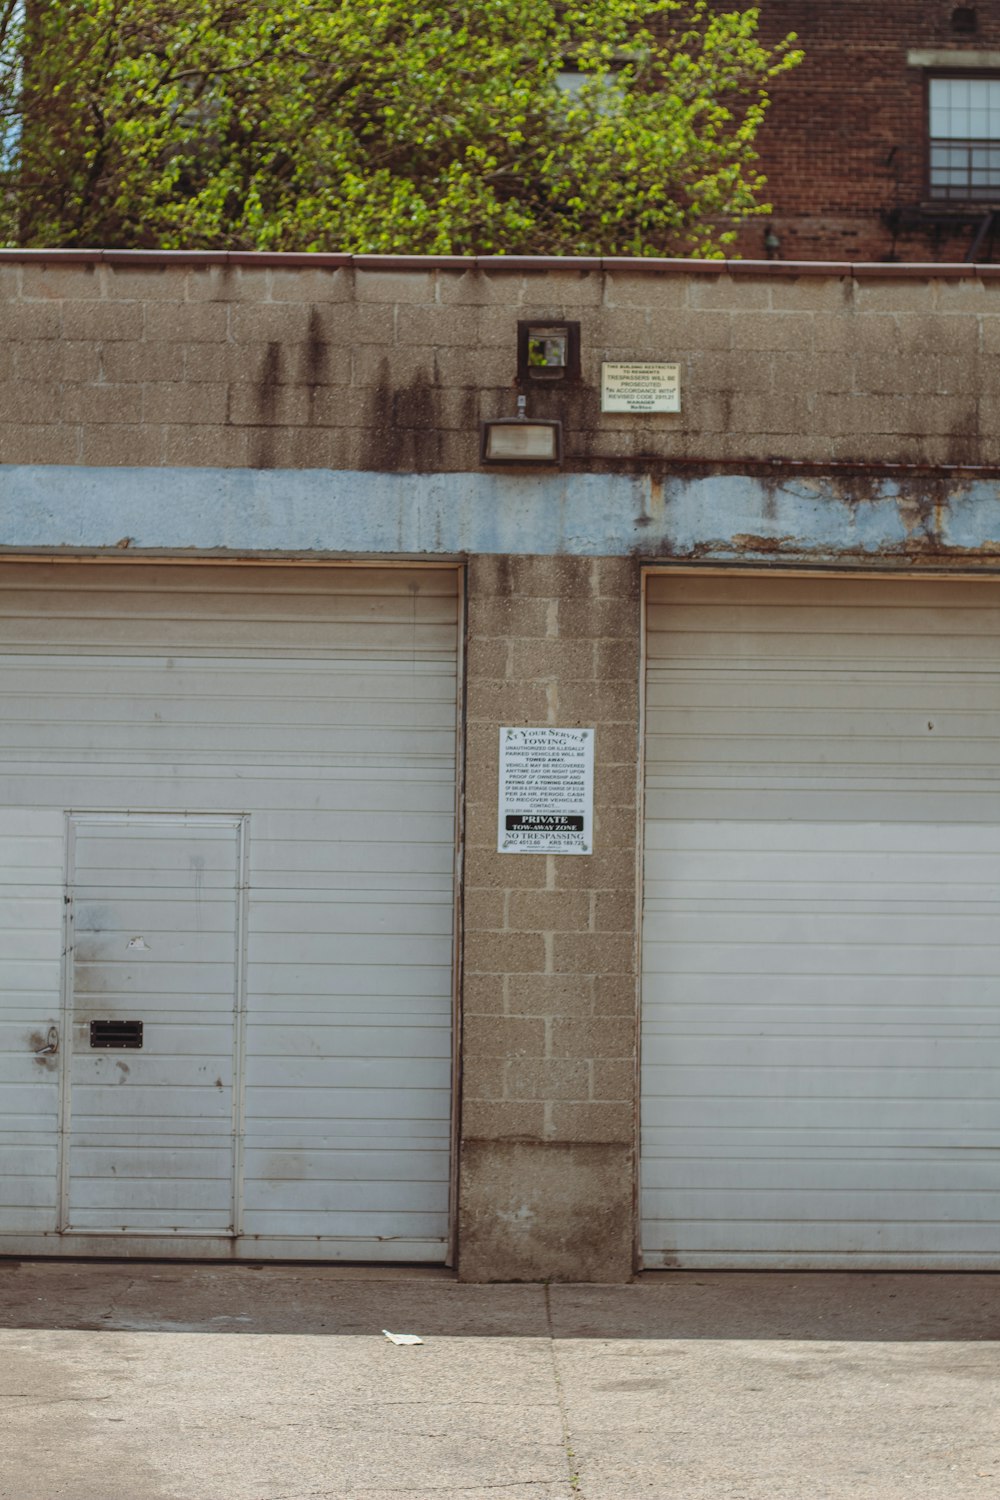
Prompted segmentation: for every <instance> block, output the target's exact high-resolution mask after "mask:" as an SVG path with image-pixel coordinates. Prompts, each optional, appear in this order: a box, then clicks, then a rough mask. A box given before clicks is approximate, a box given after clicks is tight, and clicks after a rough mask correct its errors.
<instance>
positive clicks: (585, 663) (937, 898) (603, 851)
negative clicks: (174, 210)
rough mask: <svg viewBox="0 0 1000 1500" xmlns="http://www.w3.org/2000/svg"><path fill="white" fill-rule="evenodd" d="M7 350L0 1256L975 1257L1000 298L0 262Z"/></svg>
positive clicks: (997, 859)
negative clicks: (490, 452)
mask: <svg viewBox="0 0 1000 1500" xmlns="http://www.w3.org/2000/svg"><path fill="white" fill-rule="evenodd" d="M0 328H2V330H3V335H4V338H3V344H2V347H0V379H2V400H0V465H2V467H0V548H2V556H0V601H2V602H0V699H2V711H0V768H2V776H0V849H2V859H0V928H2V940H0V1069H2V1070H3V1077H4V1078H5V1080H6V1082H5V1091H4V1113H3V1118H2V1121H0V1131H2V1133H0V1201H2V1202H3V1205H4V1212H3V1230H2V1236H0V1252H6V1253H8V1254H67V1255H86V1254H96V1255H109V1256H121V1255H139V1256H141V1255H147V1256H150V1255H151V1256H169V1255H181V1256H201V1257H216V1258H234V1257H236V1258H245V1259H250V1260H260V1259H263V1258H267V1257H272V1258H300V1259H301V1258H305V1259H328V1260H343V1261H397V1262H400V1261H402V1262H414V1261H417V1262H419V1261H423V1262H430V1263H433V1262H438V1263H442V1262H444V1263H449V1264H454V1265H457V1268H458V1272H459V1274H460V1275H461V1276H463V1277H465V1278H467V1279H471V1280H476V1279H505V1278H543V1277H557V1278H563V1279H592V1280H607V1281H614V1280H622V1279H626V1278H628V1277H629V1276H630V1275H631V1274H632V1272H633V1270H634V1268H635V1267H636V1266H637V1265H643V1266H646V1267H652V1268H655V1267H664V1266H671V1265H681V1266H744V1267H746V1266H751V1267H752V1266H784V1267H803V1268H809V1267H816V1266H845V1265H852V1266H864V1267H869V1268H872V1267H907V1268H912V1267H917V1266H920V1267H929V1266H957V1267H981V1268H988V1267H994V1266H995V1265H996V1264H997V1238H996V1223H997V1220H998V1218H1000V1202H998V1193H997V1185H996V1180H995V1172H994V1167H993V1165H992V1163H993V1161H994V1159H995V1154H996V1152H997V1150H998V1149H1000V1107H998V1104H997V1100H996V1096H995V1089H993V1087H992V1082H991V1080H992V1078H993V1077H994V1074H993V1073H992V1072H990V1069H991V1068H995V1065H996V1061H997V1058H996V1056H995V1053H996V1048H997V1046H998V1042H997V1037H998V1035H1000V1031H998V1025H997V1021H998V1017H997V1008H996V1007H997V988H996V975H997V969H998V966H1000V947H998V944H1000V923H998V922H997V915H998V913H997V894H996V893H997V890H998V889H1000V800H998V798H1000V784H998V773H997V765H998V759H997V754H996V751H997V746H998V735H1000V714H998V710H1000V583H998V581H997V576H996V575H997V562H998V556H1000V437H998V432H1000V424H998V422H997V414H998V407H1000V272H998V273H997V275H994V274H993V273H992V270H991V268H989V267H980V268H978V269H977V270H976V271H973V270H972V268H963V267H960V266H959V267H955V266H951V267H947V268H941V270H940V271H935V270H933V269H927V268H924V269H923V270H921V271H919V272H917V273H915V274H914V273H907V274H901V273H900V272H899V271H898V270H896V269H894V268H892V267H884V266H882V267H879V266H867V267H865V266H849V265H846V264H845V265H839V266H838V265H822V266H821V265H815V266H811V267H810V266H805V267H802V266H800V267H798V268H792V267H789V266H782V265H780V264H775V265H773V266H759V265H758V266H752V265H747V264H746V263H741V262H732V263H730V264H728V265H727V264H724V263H718V262H703V263H697V262H695V263H685V262H651V261H640V262H632V261H622V260H618V261H604V262H602V261H598V260H590V261H583V260H581V261H571V260H567V261H534V262H533V261H524V260H517V259H514V258H507V259H485V260H479V261H463V260H461V259H454V258H445V259H439V260H433V259H429V260H420V259H409V260H408V259H401V260H400V259H397V260H386V259H378V258H354V259H352V258H351V257H348V256H311V257H310V256H300V257H296V256H254V255H236V254H233V255H227V254H212V253H192V254H159V253H150V254H146V253H129V252H120V253H118V252H106V253H102V252H99V251H94V252H63V253H60V252H51V253H48V252H41V251H38V252H31V251H24V252H4V253H3V254H2V255H0ZM526 339H527V340H529V342H530V340H535V341H536V343H537V345H538V347H539V348H542V349H543V350H544V351H547V352H548V353H549V354H552V353H554V354H555V357H556V359H558V358H559V357H560V355H563V354H565V355H567V357H566V358H565V360H564V362H563V363H562V364H558V363H556V364H553V365H551V366H550V365H544V366H541V367H540V366H539V365H538V364H537V363H534V364H533V363H532V362H531V361H530V359H529V361H528V362H527V363H525V361H524V351H525V340H526ZM651 364H652V365H657V366H658V365H660V364H671V365H675V366H677V370H676V371H675V372H674V373H675V374H679V391H680V403H679V404H680V409H679V410H673V411H671V410H664V411H658V412H650V411H648V410H643V409H641V408H642V401H641V400H638V402H636V400H633V402H632V408H633V409H627V410H620V409H617V410H616V409H614V408H615V405H616V402H615V400H612V399H610V397H609V391H608V390H606V389H605V388H604V378H605V376H606V375H607V371H606V368H605V367H607V366H618V367H624V370H623V369H622V368H619V369H618V370H617V371H612V375H613V379H614V381H616V382H619V384H618V386H617V387H616V389H619V390H622V389H627V381H628V380H629V379H635V380H642V379H645V378H647V377H648V376H649V366H650V365H651ZM653 374H654V376H655V380H656V381H661V380H662V381H663V382H666V381H667V375H666V374H665V373H664V372H663V371H654V372H653ZM608 378H609V379H610V378H611V377H610V376H609V377H608ZM622 382H625V384H624V385H623V384H622ZM656 388H657V389H660V386H657V387H656ZM609 389H610V387H609ZM663 389H666V384H664V386H663ZM519 393H520V394H522V395H524V396H525V397H526V399H527V403H528V414H529V417H531V418H537V419H540V420H541V422H543V423H544V422H549V423H554V422H557V423H561V424H562V436H563V440H564V452H563V458H562V463H561V465H559V464H557V463H553V464H549V465H547V466H541V465H535V464H533V463H530V462H521V463H518V462H514V463H512V464H511V463H507V464H501V463H491V462H490V461H488V460H484V456H483V449H482V447H481V442H482V433H481V430H480V423H481V421H488V422H492V421H495V420H496V419H509V418H511V417H513V415H514V412H515V397H516V395H517V394H519ZM602 393H603V394H602ZM630 399H631V398H630ZM664 403H665V404H666V405H667V406H669V405H670V404H671V403H670V401H669V400H668V399H667V398H666V397H664ZM620 404H621V402H620V401H619V402H618V405H620ZM625 404H626V405H627V404H628V402H627V401H626V403H625ZM552 431H553V429H551V428H545V427H544V426H542V427H541V428H540V429H539V430H538V431H536V432H532V433H530V434H528V433H527V432H526V429H525V428H523V427H517V426H515V427H514V428H511V427H510V426H509V425H508V426H506V427H503V428H501V429H499V433H500V437H499V439H498V441H499V442H500V443H501V444H504V443H506V444H507V445H508V447H507V451H508V454H510V453H511V451H513V455H514V457H515V458H516V457H517V454H518V453H519V452H520V453H521V454H522V457H524V447H523V445H524V444H526V443H527V442H528V440H529V437H530V439H531V441H535V440H541V441H546V440H547V438H546V434H548V435H549V437H551V434H552ZM510 445H513V449H511V446H510ZM527 731H530V732H531V735H532V736H534V737H535V739H534V740H533V741H532V743H537V744H541V745H542V746H543V750H542V751H540V752H539V754H540V755H541V758H542V759H541V764H542V770H541V771H540V772H539V773H538V776H539V780H538V787H537V788H536V792H535V793H534V794H533V796H534V802H533V803H532V804H531V805H532V807H533V808H534V812H532V813H531V814H530V817H534V816H536V815H540V816H542V817H547V816H548V812H547V811H546V809H550V810H551V811H552V812H553V813H556V812H559V813H562V812H565V809H566V802H565V797H566V796H567V795H568V793H566V792H565V791H558V793H554V792H553V791H552V787H553V786H555V787H557V788H560V787H562V788H565V787H566V785H567V784H568V783H567V782H566V781H565V778H564V779H563V780H560V779H559V778H560V777H564V769H561V768H563V767H564V765H565V763H566V762H565V761H564V760H560V758H559V757H560V755H562V754H563V751H562V750H561V749H559V750H558V753H556V752H555V751H552V752H550V751H549V750H547V749H545V748H544V747H545V746H546V745H547V744H548V743H549V740H550V737H552V736H554V738H555V741H556V743H557V748H558V746H561V745H563V743H564V741H565V740H566V737H567V736H568V737H569V740H568V742H570V743H572V744H578V743H579V744H581V745H585V744H589V745H590V746H591V747H593V809H592V816H591V812H590V810H589V806H588V804H587V796H586V792H585V790H584V791H583V792H580V801H579V806H580V808H581V809H582V811H581V812H580V813H579V818H580V828H581V833H580V837H579V839H578V840H577V844H576V846H575V847H576V848H577V849H578V852H576V853H570V852H564V851H563V847H562V846H558V847H548V846H546V845H545V842H544V841H545V838H546V837H548V835H545V834H543V835H536V834H535V833H533V832H532V831H531V829H530V827H529V831H528V835H527V837H529V838H536V839H540V840H541V842H542V845H543V847H542V849H541V850H539V849H538V846H537V843H536V844H535V845H532V847H531V849H530V850H521V851H517V850H514V851H512V850H511V847H510V844H509V842H508V841H507V840H506V836H505V834H504V833H503V830H504V829H510V828H511V827H515V826H516V827H518V828H523V825H524V822H525V817H523V816H522V814H523V808H517V807H515V810H514V813H513V814H510V812H509V809H510V807H511V805H512V804H511V802H510V794H509V793H508V794H507V800H505V801H504V802H503V804H502V805H501V803H500V794H501V781H500V770H499V758H500V745H501V734H503V735H504V737H505V738H504V744H505V745H507V744H509V743H511V742H515V743H520V740H519V739H518V736H521V737H522V738H523V736H524V733H525V732H527ZM574 736H575V737H576V738H575V739H574ZM581 736H584V737H585V738H584V739H583V740H581V739H580V737H581ZM586 753H588V752H587V751H586V750H584V751H582V752H581V754H583V755H584V758H585V755H586ZM574 774H576V773H575V772H574ZM580 784H581V785H582V783H580ZM574 785H577V783H574ZM574 795H575V794H574ZM546 798H549V799H554V800H550V801H549V802H547V801H546ZM558 798H563V799H564V800H563V801H562V802H560V801H559V800H558ZM575 805H576V804H574V806H575ZM539 809H540V812H539ZM572 816H573V817H576V816H577V813H576V812H573V814H572ZM498 817H499V819H500V828H501V833H500V835H499V836H498ZM508 817H512V818H513V822H512V823H511V822H508V821H507V819H508ZM530 817H528V819H527V821H528V823H529V824H530ZM567 826H569V825H567ZM522 841H523V840H522ZM973 1148H974V1149H973Z"/></svg>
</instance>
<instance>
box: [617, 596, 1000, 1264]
mask: <svg viewBox="0 0 1000 1500" xmlns="http://www.w3.org/2000/svg"><path fill="white" fill-rule="evenodd" d="M648 626H649V636H648V660H649V671H648V715H647V725H648V739H647V746H646V756H647V762H646V767H647V787H646V813H647V822H646V839H645V846H646V853H645V913H644V924H643V1069H642V1120H643V1140H642V1153H643V1154H642V1213H643V1223H642V1244H643V1258H644V1263H645V1264H646V1265H647V1266H653V1267H655V1266H666V1265H689V1266H776V1267H777V1266H786V1267H794V1266H838V1265H849V1264H853V1265H861V1266H925V1265H926V1266H956V1267H959V1266H977V1267H979V1266H982V1267H993V1266H996V1265H997V1264H1000V1250H998V1249H997V1245H998V1235H997V1227H998V1221H1000V1173H998V1168H1000V1101H998V1097H997V1095H998V1091H997V1087H996V1079H997V1072H996V1070H997V1067H998V1064H1000V1004H998V992H1000V991H998V975H1000V923H998V920H997V919H998V916H1000V758H998V754H997V751H998V749H1000V586H998V585H997V584H995V583H992V582H987V581H983V582H973V583H965V582H962V583H954V582H941V583H936V582H914V581H911V580H900V581H899V582H895V581H876V580H870V581H861V580H851V581H842V580H814V579H762V578H754V579H750V578H739V579H737V578H733V579H727V578H721V577H716V578H693V577H692V578H675V579H667V578H656V579H651V580H650V586H649V620H648Z"/></svg>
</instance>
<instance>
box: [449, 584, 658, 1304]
mask: <svg viewBox="0 0 1000 1500" xmlns="http://www.w3.org/2000/svg"><path fill="white" fill-rule="evenodd" d="M638 650H639V580H638V568H637V566H636V564H634V563H632V562H630V561H629V560H627V559H617V558H616V559H607V558H597V559H592V558H547V557H519V558H505V557H487V558H474V559H472V560H471V562H470V566H469V644H468V684H467V712H468V731H467V765H468V769H467V788H466V799H467V800H466V881H465V962H464V972H465V980H464V996H463V1013H464V1021H463V1031H464V1038H463V1048H462V1056H463V1078H462V1117H461V1128H462V1149H461V1155H460V1179H459V1181H460V1210H459V1274H460V1276H461V1277H462V1278H463V1279H465V1280H470V1281H479V1280H517V1279H543V1278H546V1277H554V1278H557V1279H558V1278H563V1279H571V1280H593V1281H621V1280H626V1279H628V1277H629V1276H630V1275H631V1272H632V1265H633V1261H632V1255H633V1243H632V1240H633V1225H634V1212H633V1193H634V1168H635V1154H634V1153H635V1138H636V1126H635V1109H636V1094H635V1057H636V1050H637V1045H638V1031H637V1012H636V978H635V975H636V967H635V966H636V937H635V925H636V924H635V915H636V913H635V901H636V833H637V802H636V797H637V789H636V756H637V746H638V708H639V693H638ZM513 724H552V725H562V726H567V725H580V726H584V727H586V726H590V725H594V726H596V729H597V736H596V741H597V743H596V756H595V760H596V766H595V786H594V853H593V854H592V855H581V856H566V855H535V854H499V853H497V838H496V828H497V775H498V756H499V728H500V726H501V725H513Z"/></svg>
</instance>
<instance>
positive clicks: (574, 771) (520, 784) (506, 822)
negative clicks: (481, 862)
mask: <svg viewBox="0 0 1000 1500" xmlns="http://www.w3.org/2000/svg"><path fill="white" fill-rule="evenodd" d="M594 733H595V732H594V730H593V729H549V728H545V727H543V728H539V729H522V728H520V727H518V728H513V729H501V731H500V805H499V817H498V828H497V849H498V850H499V852H500V853H501V854H590V853H592V852H593V848H594V837H593V827H594Z"/></svg>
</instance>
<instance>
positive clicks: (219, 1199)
mask: <svg viewBox="0 0 1000 1500" xmlns="http://www.w3.org/2000/svg"><path fill="white" fill-rule="evenodd" d="M242 833H243V825H242V822H241V821H240V820H234V819H232V818H230V819H229V820H227V821H216V820H213V819H209V818H204V819H198V818H192V817H183V818H182V817H177V818H172V817H162V818H153V817H142V816H141V815H140V816H129V815H125V816H122V817H119V818H109V817H102V816H100V815H99V814H98V815H91V816H89V817H88V816H78V817H74V818H71V819H70V829H69V835H70V847H69V873H70V880H69V898H70V899H69V920H68V932H69V943H68V945H67V958H68V972H69V991H70V1013H71V1018H72V1019H71V1038H70V1050H69V1056H68V1058H67V1060H66V1066H67V1067H68V1068H69V1099H68V1101H67V1108H66V1119H67V1124H68V1140H67V1153H68V1159H67V1162H66V1168H67V1170H66V1210H65V1227H66V1229H67V1230H69V1231H77V1232H81V1233H87V1234H92V1233H113V1232H115V1231H118V1230H120V1231H122V1233H125V1234H134V1233H136V1232H137V1231H141V1232H143V1233H147V1234H149V1233H156V1234H199V1235H200V1234H204V1233H206V1232H211V1233H216V1234H220V1233H221V1234H232V1232H233V1226H234V1222H235V1219H234V1207H235V1204H234V1196H233V1190H234V1177H233V1156H234V1149H235V1144H236V1139H237V1131H236V1126H237V1123H238V1122H237V1119H236V1114H235V1110H236V1104H237V1096H236V1092H235V1090H234V1088H233V1083H234V1067H233V1063H234V1044H235V1040H236V1020H237V1014H238V1011H239V1009H240V1008H241V994H240V990H241V986H240V982H239V976H240V967H239V945H240V930H241V922H240V898H241V891H240V886H241V880H240V866H241V855H242Z"/></svg>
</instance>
